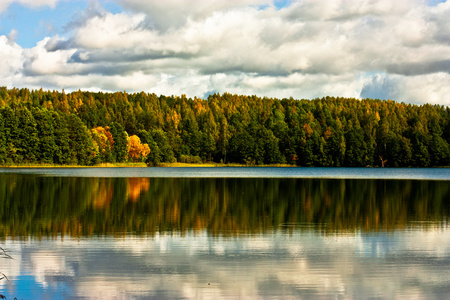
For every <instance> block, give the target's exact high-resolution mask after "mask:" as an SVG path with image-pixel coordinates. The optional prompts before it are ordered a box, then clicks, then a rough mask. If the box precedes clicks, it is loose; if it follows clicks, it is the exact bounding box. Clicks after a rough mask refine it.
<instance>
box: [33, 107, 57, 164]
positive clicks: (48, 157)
mask: <svg viewBox="0 0 450 300" xmlns="http://www.w3.org/2000/svg"><path fill="white" fill-rule="evenodd" d="M33 115H34V119H35V120H36V129H37V135H38V139H39V143H38V149H39V151H37V152H36V157H37V160H38V161H39V162H43V163H49V164H51V163H53V157H54V154H55V150H56V143H55V134H54V129H53V128H54V125H53V119H52V116H51V114H50V113H49V111H48V110H47V109H45V108H44V109H39V108H36V109H34V110H33Z"/></svg>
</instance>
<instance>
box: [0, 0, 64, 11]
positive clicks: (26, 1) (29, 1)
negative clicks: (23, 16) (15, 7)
mask: <svg viewBox="0 0 450 300" xmlns="http://www.w3.org/2000/svg"><path fill="white" fill-rule="evenodd" d="M58 1H59V0H2V1H0V13H2V12H4V11H6V10H7V9H8V6H10V5H11V4H13V3H20V4H21V5H23V6H27V7H31V8H36V7H40V6H50V7H52V8H54V7H55V6H56V3H57V2H58Z"/></svg>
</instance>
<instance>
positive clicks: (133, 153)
mask: <svg viewBox="0 0 450 300" xmlns="http://www.w3.org/2000/svg"><path fill="white" fill-rule="evenodd" d="M149 153H150V148H149V147H148V144H142V143H141V139H140V138H139V137H138V136H137V135H132V136H130V139H129V141H128V157H129V158H131V159H132V160H133V161H135V162H136V161H139V160H140V159H145V158H146V157H147V156H148V155H149Z"/></svg>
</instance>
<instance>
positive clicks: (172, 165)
mask: <svg viewBox="0 0 450 300" xmlns="http://www.w3.org/2000/svg"><path fill="white" fill-rule="evenodd" d="M155 167H162V168H180V167H190V168H192V167H194V168H220V167H243V168H245V167H286V168H292V167H298V166H295V165H289V164H273V165H244V164H236V163H232V164H223V163H201V164H199V163H181V162H175V163H161V164H160V165H158V166H147V164H145V163H102V164H97V165H93V166H82V165H54V164H19V165H0V168H11V169H13V168H17V169H20V168H155Z"/></svg>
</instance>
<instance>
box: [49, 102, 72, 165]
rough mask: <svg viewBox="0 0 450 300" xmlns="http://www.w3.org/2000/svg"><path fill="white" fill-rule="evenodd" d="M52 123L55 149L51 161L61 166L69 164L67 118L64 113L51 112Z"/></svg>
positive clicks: (69, 151) (69, 149)
mask: <svg viewBox="0 0 450 300" xmlns="http://www.w3.org/2000/svg"><path fill="white" fill-rule="evenodd" d="M51 118H52V122H53V124H54V127H53V134H54V142H55V149H54V151H53V161H54V162H55V163H57V164H60V165H63V164H67V163H69V157H70V154H71V148H70V135H69V128H68V126H67V117H66V115H65V114H64V113H58V112H56V111H52V112H51Z"/></svg>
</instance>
